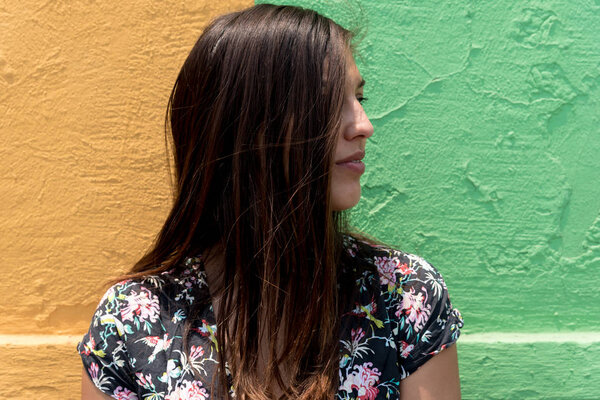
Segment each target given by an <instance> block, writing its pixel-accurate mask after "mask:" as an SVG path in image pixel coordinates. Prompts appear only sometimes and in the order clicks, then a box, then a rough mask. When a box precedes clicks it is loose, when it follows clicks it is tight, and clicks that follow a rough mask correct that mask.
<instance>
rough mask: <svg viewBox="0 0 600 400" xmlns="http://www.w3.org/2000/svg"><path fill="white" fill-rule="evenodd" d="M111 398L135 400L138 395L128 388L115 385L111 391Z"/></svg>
mask: <svg viewBox="0 0 600 400" xmlns="http://www.w3.org/2000/svg"><path fill="white" fill-rule="evenodd" d="M112 398H113V399H117V400H137V398H138V396H137V394H136V393H135V392H132V391H131V390H129V389H126V388H123V387H121V386H117V387H116V389H115V390H114V392H113V393H112Z"/></svg>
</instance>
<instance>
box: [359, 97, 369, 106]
mask: <svg viewBox="0 0 600 400" xmlns="http://www.w3.org/2000/svg"><path fill="white" fill-rule="evenodd" d="M356 100H358V102H359V103H360V104H363V103H364V102H365V101H367V100H369V99H368V98H366V97H362V96H358V97H357V98H356Z"/></svg>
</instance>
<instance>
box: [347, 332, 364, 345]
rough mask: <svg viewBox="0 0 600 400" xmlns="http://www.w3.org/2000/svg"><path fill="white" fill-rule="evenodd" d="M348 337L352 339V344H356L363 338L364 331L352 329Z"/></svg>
mask: <svg viewBox="0 0 600 400" xmlns="http://www.w3.org/2000/svg"><path fill="white" fill-rule="evenodd" d="M350 337H352V343H353V344H358V343H359V342H360V340H361V339H362V338H364V337H365V331H363V329H362V328H358V329H352V331H350Z"/></svg>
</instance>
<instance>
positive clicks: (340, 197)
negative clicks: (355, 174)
mask: <svg viewBox="0 0 600 400" xmlns="http://www.w3.org/2000/svg"><path fill="white" fill-rule="evenodd" d="M359 200H360V186H359V187H358V190H352V191H346V192H345V193H343V194H342V193H339V192H338V193H335V192H334V193H332V195H331V208H332V209H333V211H344V210H349V209H351V208H352V207H354V206H355V205H357V204H358V202H359Z"/></svg>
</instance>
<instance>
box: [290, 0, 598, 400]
mask: <svg viewBox="0 0 600 400" xmlns="http://www.w3.org/2000/svg"><path fill="white" fill-rule="evenodd" d="M278 3H284V4H296V5H302V6H306V7H309V8H314V9H317V10H320V11H321V12H323V13H325V14H326V15H328V16H331V17H333V18H334V19H336V20H338V21H340V22H342V23H343V24H344V25H346V26H348V27H351V28H352V27H355V26H361V27H363V28H365V29H364V31H363V33H365V32H366V34H365V35H364V37H363V39H362V41H361V42H360V45H359V57H358V59H357V62H358V64H359V68H360V70H361V72H362V74H363V75H364V76H365V78H366V81H367V86H366V88H365V96H366V97H367V98H369V100H368V102H367V103H366V111H367V114H368V115H369V117H370V118H371V121H372V122H373V125H374V127H375V134H374V135H373V137H372V138H371V139H370V140H369V143H368V145H367V158H366V165H367V169H366V173H365V175H364V177H363V180H362V182H363V189H364V190H363V199H362V200H361V203H360V204H359V206H358V207H357V209H356V210H355V211H354V212H353V214H352V216H353V222H354V224H355V225H356V226H357V227H358V228H360V229H361V230H363V231H365V232H367V233H369V234H371V235H373V236H375V237H378V238H379V239H381V240H383V241H385V242H388V243H391V244H395V245H397V246H398V247H400V248H402V249H403V250H405V251H410V252H414V253H417V254H419V255H421V256H423V257H425V258H426V259H428V260H429V261H431V262H432V264H434V265H435V266H437V267H438V269H439V270H440V271H442V273H443V275H444V277H445V279H446V282H447V283H448V286H449V288H450V293H451V297H452V299H453V302H454V303H455V305H457V306H458V307H459V308H460V309H461V311H462V312H463V315H464V317H465V323H466V325H465V329H464V331H463V333H464V334H465V335H464V337H463V339H465V340H464V342H463V343H461V341H459V343H461V344H460V345H459V349H460V350H459V357H460V359H461V363H460V366H461V375H462V378H463V394H464V396H465V398H469V399H486V398H497V399H509V398H510V399H520V398H531V399H540V398H564V399H583V398H585V399H592V398H600V382H599V381H598V379H597V377H598V371H599V368H600V358H599V357H598V354H597V351H596V349H597V348H598V346H599V344H600V290H599V288H600V180H599V174H598V171H600V123H599V122H600V2H598V1H584V0H577V1H569V2H565V1H557V0H550V1H546V0H544V1H541V0H539V1H536V0H533V1H526V2H518V1H516V2H515V1H506V0H503V1H493V2H492V1H487V2H481V1H479V2H477V1H464V0H460V1H458V0H450V1H429V2H422V1H404V0H380V1H367V0H363V1H359V0H349V1H346V0H341V1H336V0H295V1H281V2H278ZM553 332H554V333H557V334H560V335H558V336H555V337H552V338H551V339H547V338H546V337H545V339H543V340H542V341H540V340H541V339H540V337H539V335H538V334H541V333H553ZM506 333H508V335H507V334H506ZM512 333H514V334H517V333H519V334H523V335H528V336H527V337H528V338H529V339H528V340H529V343H528V344H524V343H514V342H513V341H511V340H510V337H511V334H512ZM480 334H488V335H490V337H492V338H494V337H495V338H498V342H497V343H495V342H494V341H492V342H490V343H488V342H485V343H481V342H477V341H476V340H468V338H469V336H472V337H475V338H476V337H478V336H477V335H480ZM582 335H584V336H585V337H587V338H591V339H589V340H588V341H586V342H585V344H582V343H581V341H580V338H581V336H582ZM547 340H549V341H547ZM494 343H495V344H494ZM590 354H592V355H593V356H590Z"/></svg>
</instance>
